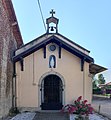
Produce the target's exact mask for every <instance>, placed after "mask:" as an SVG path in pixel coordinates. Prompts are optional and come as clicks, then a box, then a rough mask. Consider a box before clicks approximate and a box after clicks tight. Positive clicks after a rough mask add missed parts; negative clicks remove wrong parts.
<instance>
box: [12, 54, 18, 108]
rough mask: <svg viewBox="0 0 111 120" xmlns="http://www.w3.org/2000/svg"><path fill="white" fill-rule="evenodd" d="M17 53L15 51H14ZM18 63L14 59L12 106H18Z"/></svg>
mask: <svg viewBox="0 0 111 120" xmlns="http://www.w3.org/2000/svg"><path fill="white" fill-rule="evenodd" d="M14 55H15V52H14ZM16 107H17V104H16V65H15V62H14V61H13V79H12V108H16Z"/></svg>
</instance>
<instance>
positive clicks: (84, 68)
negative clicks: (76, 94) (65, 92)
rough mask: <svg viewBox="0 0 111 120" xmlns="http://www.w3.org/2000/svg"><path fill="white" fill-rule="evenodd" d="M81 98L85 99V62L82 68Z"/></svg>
mask: <svg viewBox="0 0 111 120" xmlns="http://www.w3.org/2000/svg"><path fill="white" fill-rule="evenodd" d="M83 100H85V64H84V68H83Z"/></svg>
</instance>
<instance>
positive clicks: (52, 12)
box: [50, 9, 55, 17]
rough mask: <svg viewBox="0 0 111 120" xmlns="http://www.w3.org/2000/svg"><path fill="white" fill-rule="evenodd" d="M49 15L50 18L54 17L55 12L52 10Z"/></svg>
mask: <svg viewBox="0 0 111 120" xmlns="http://www.w3.org/2000/svg"><path fill="white" fill-rule="evenodd" d="M50 14H52V17H54V14H55V11H54V10H53V9H52V11H51V12H50Z"/></svg>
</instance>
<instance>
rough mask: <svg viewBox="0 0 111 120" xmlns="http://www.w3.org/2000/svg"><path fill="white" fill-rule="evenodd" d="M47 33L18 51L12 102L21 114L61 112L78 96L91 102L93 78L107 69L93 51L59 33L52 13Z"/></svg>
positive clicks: (15, 58)
mask: <svg viewBox="0 0 111 120" xmlns="http://www.w3.org/2000/svg"><path fill="white" fill-rule="evenodd" d="M50 14H51V17H49V18H47V19H46V24H47V32H46V33H45V34H43V35H41V36H40V37H38V38H36V39H34V40H32V41H31V42H29V43H27V44H25V45H23V46H22V47H21V48H19V49H17V50H16V51H15V55H14V57H13V63H14V75H15V76H14V78H13V95H14V98H13V102H14V106H15V107H17V108H18V109H19V110H29V109H31V110H32V109H35V110H60V109H61V108H62V107H63V106H64V105H65V104H68V103H72V102H73V101H74V100H75V99H77V98H78V97H79V96H82V98H83V99H84V100H85V99H87V100H88V101H89V103H91V100H92V78H93V76H94V75H95V74H97V73H99V72H102V71H104V70H106V68H104V67H102V66H99V65H97V64H95V63H94V59H93V58H92V57H91V56H89V53H90V51H89V50H87V49H86V48H83V47H82V46H80V45H78V44H77V43H75V42H74V41H72V40H70V39H68V38H67V37H65V36H63V35H61V34H60V33H59V32H58V23H59V19H58V18H56V17H55V16H54V14H55V12H54V10H52V11H51V12H50Z"/></svg>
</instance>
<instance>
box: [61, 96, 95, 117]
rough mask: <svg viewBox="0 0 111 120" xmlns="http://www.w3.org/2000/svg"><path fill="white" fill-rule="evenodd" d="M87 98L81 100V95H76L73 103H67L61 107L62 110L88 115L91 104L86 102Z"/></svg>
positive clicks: (91, 110)
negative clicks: (76, 97)
mask: <svg viewBox="0 0 111 120" xmlns="http://www.w3.org/2000/svg"><path fill="white" fill-rule="evenodd" d="M87 102H88V101H87V100H84V101H82V96H80V97H78V99H77V100H75V101H74V103H73V104H67V105H65V106H64V107H63V108H62V112H68V113H70V114H72V113H75V114H79V115H87V116H88V115H89V114H92V113H93V110H94V109H93V108H92V107H91V104H87Z"/></svg>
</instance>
